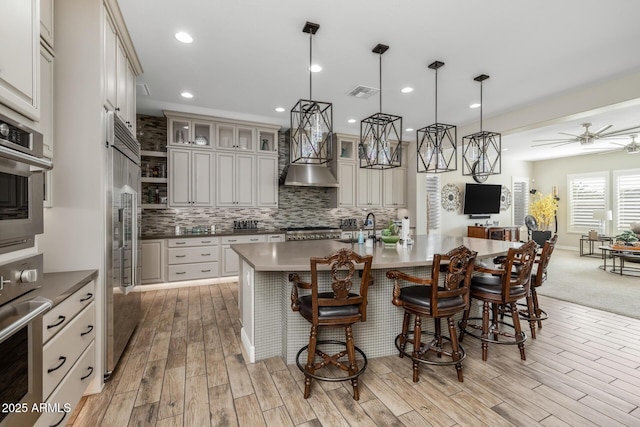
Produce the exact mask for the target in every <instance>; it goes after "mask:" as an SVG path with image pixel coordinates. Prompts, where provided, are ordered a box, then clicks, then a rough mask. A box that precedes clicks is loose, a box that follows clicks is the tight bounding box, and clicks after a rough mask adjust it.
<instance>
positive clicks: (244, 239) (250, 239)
mask: <svg viewBox="0 0 640 427" xmlns="http://www.w3.org/2000/svg"><path fill="white" fill-rule="evenodd" d="M266 241H267V236H266V235H260V236H256V235H254V236H223V237H221V238H220V243H222V244H223V245H235V244H237V243H258V242H266Z"/></svg>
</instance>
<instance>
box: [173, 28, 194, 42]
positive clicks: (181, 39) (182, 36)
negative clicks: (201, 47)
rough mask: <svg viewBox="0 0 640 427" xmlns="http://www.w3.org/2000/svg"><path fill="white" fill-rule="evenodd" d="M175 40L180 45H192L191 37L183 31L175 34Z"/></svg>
mask: <svg viewBox="0 0 640 427" xmlns="http://www.w3.org/2000/svg"><path fill="white" fill-rule="evenodd" d="M175 38H176V39H177V40H178V41H179V42H182V43H193V37H191V36H190V35H189V34H187V33H185V32H184V31H180V32H178V33H176V35H175Z"/></svg>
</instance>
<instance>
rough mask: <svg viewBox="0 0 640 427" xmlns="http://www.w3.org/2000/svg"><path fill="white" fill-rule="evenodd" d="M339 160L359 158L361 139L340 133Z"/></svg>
mask: <svg viewBox="0 0 640 427" xmlns="http://www.w3.org/2000/svg"><path fill="white" fill-rule="evenodd" d="M337 139H338V152H337V153H336V154H337V156H338V160H341V161H342V160H347V161H356V160H358V156H357V154H358V144H359V143H360V140H359V139H357V138H355V137H353V136H345V135H338V136H337Z"/></svg>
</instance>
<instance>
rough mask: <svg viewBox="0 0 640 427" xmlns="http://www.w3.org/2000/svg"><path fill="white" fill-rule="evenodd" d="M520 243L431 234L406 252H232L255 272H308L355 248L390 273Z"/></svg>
mask: <svg viewBox="0 0 640 427" xmlns="http://www.w3.org/2000/svg"><path fill="white" fill-rule="evenodd" d="M520 244H521V243H520V242H505V241H502V240H488V239H476V238H473V237H457V236H444V235H439V234H428V235H420V236H416V238H415V240H414V243H413V245H411V246H409V247H407V248H403V247H402V246H401V245H396V246H395V247H393V246H392V247H389V246H385V245H383V244H380V243H378V244H376V245H375V246H374V247H373V248H367V247H365V245H358V244H354V245H352V244H350V243H340V242H338V241H335V240H313V241H308V240H307V241H288V242H279V243H248V244H240V245H231V248H232V249H233V250H234V251H235V252H236V253H237V254H238V255H239V256H240V258H242V259H243V260H245V261H247V263H249V265H251V266H252V267H253V268H254V270H256V271H308V270H309V269H310V264H309V258H311V257H314V256H315V257H323V256H327V255H330V254H332V253H334V252H336V251H338V250H339V249H342V248H352V249H353V250H354V251H356V252H358V253H359V254H362V255H366V254H372V255H373V268H374V269H391V268H405V267H416V266H426V265H431V262H432V261H433V255H434V254H436V253H446V252H448V251H450V250H451V249H454V248H456V247H458V246H460V245H465V246H467V247H468V248H470V249H471V250H474V251H477V252H478V259H480V258H486V257H494V256H497V255H502V254H505V253H506V252H507V251H508V250H509V248H512V247H519V246H520Z"/></svg>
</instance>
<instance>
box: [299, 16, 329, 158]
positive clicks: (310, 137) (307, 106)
mask: <svg viewBox="0 0 640 427" xmlns="http://www.w3.org/2000/svg"><path fill="white" fill-rule="evenodd" d="M319 28H320V25H318V24H314V23H312V22H307V23H306V24H305V26H304V28H303V29H302V32H303V33H307V34H309V99H300V100H299V101H298V103H297V104H296V105H295V106H294V107H293V108H292V109H291V163H308V164H322V163H326V162H328V161H330V160H331V158H332V150H331V145H332V139H333V107H332V104H331V103H330V102H321V101H313V100H312V99H313V97H312V84H311V83H312V82H311V76H312V72H311V65H312V58H313V49H312V39H313V35H314V34H315V33H316V32H317V31H318V29H319Z"/></svg>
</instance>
